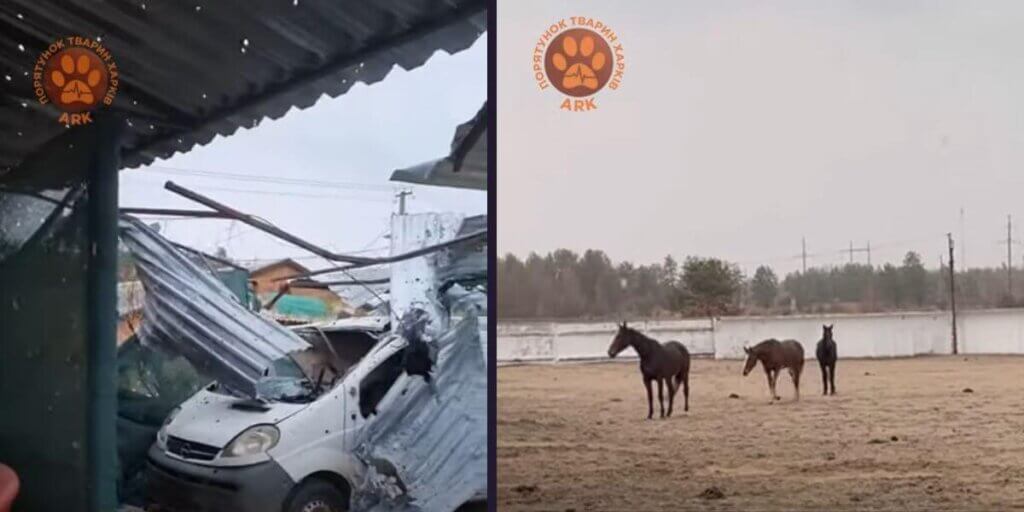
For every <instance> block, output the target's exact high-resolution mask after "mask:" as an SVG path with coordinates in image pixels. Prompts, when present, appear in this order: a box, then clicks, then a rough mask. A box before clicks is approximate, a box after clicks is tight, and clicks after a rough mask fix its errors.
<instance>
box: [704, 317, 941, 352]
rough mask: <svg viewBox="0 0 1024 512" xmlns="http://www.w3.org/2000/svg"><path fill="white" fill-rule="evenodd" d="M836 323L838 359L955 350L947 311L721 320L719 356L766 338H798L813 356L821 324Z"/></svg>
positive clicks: (717, 333)
mask: <svg viewBox="0 0 1024 512" xmlns="http://www.w3.org/2000/svg"><path fill="white" fill-rule="evenodd" d="M823 324H834V325H835V329H834V331H833V335H834V337H835V340H836V344H837V348H838V349H839V357H898V356H913V355H920V354H945V353H949V352H951V350H952V348H951V347H952V345H951V342H950V339H951V333H950V321H949V314H948V313H943V312H934V313H904V314H889V313H886V314H872V315H800V316H783V317H739V318H722V319H721V320H719V321H718V322H717V323H716V325H715V358H716V359H739V358H743V357H745V356H744V354H743V347H744V346H751V345H756V344H757V343H760V342H761V341H764V340H766V339H768V338H776V339H779V340H784V339H794V340H797V341H799V342H800V344H801V345H803V346H804V356H805V357H806V358H808V359H813V358H814V357H815V356H814V350H815V347H816V346H817V343H818V340H819V339H821V326H822V325H823Z"/></svg>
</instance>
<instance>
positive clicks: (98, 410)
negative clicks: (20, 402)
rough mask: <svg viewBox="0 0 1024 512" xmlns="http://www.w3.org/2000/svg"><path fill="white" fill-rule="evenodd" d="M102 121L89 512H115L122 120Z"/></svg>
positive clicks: (95, 216) (92, 205) (93, 255)
mask: <svg viewBox="0 0 1024 512" xmlns="http://www.w3.org/2000/svg"><path fill="white" fill-rule="evenodd" d="M103 117H104V118H101V119H97V121H96V126H94V127H93V128H95V129H97V130H98V133H97V144H96V146H95V153H94V155H93V158H92V160H91V161H90V163H89V170H88V180H89V185H88V187H89V188H88V191H89V223H88V233H89V239H90V241H91V248H90V254H89V270H88V272H89V274H88V278H87V283H88V289H87V290H88V291H87V295H88V298H89V305H88V319H89V320H88V329H87V331H88V340H87V353H88V360H89V363H90V365H89V369H88V376H87V380H86V385H87V387H88V392H87V396H88V399H89V402H88V403H89V410H88V413H87V422H88V436H87V439H88V452H87V465H88V468H89V474H88V476H87V478H88V489H89V500H90V503H89V508H88V510H89V511H90V512H111V511H113V510H116V509H117V487H116V484H117V426H116V419H117V214H118V211H117V198H118V194H117V178H118V175H117V171H118V168H119V167H120V162H119V160H120V140H121V133H122V129H123V126H124V121H123V120H121V119H120V118H118V117H117V116H113V115H107V116H103Z"/></svg>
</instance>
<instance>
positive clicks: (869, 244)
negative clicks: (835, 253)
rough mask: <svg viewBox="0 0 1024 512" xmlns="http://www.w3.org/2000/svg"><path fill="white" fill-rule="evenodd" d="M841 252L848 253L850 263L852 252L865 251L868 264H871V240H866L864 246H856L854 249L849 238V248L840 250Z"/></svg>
mask: <svg viewBox="0 0 1024 512" xmlns="http://www.w3.org/2000/svg"><path fill="white" fill-rule="evenodd" d="M842 252H848V253H850V263H853V253H855V252H866V253H868V265H870V264H871V242H868V244H867V246H866V247H858V248H856V249H854V247H853V241H852V240H851V241H850V248H849V249H847V250H845V251H842Z"/></svg>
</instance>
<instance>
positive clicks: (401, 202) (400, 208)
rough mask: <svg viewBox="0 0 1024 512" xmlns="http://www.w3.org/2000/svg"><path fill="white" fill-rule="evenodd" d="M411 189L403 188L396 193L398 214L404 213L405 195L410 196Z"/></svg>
mask: <svg viewBox="0 0 1024 512" xmlns="http://www.w3.org/2000/svg"><path fill="white" fill-rule="evenodd" d="M411 195H412V191H411V190H403V191H401V192H399V193H398V214H399V215H405V197H406V196H411Z"/></svg>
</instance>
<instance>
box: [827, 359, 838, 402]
mask: <svg viewBox="0 0 1024 512" xmlns="http://www.w3.org/2000/svg"><path fill="white" fill-rule="evenodd" d="M828 380H830V381H831V382H832V394H833V395H834V394H836V362H835V361H832V364H830V365H828Z"/></svg>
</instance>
